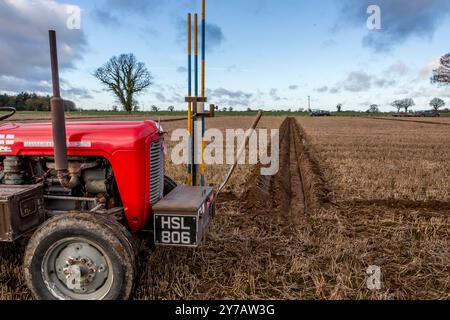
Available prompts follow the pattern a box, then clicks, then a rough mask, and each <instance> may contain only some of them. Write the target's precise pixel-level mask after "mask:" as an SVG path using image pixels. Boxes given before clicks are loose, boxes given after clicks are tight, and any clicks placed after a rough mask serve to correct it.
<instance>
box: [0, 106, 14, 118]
mask: <svg viewBox="0 0 450 320" xmlns="http://www.w3.org/2000/svg"><path fill="white" fill-rule="evenodd" d="M0 111H9V112H10V113H9V114H7V115H4V116H0V121H3V120H6V119H8V118H11V117H12V116H13V115H15V114H16V112H17V110H16V108H12V107H0Z"/></svg>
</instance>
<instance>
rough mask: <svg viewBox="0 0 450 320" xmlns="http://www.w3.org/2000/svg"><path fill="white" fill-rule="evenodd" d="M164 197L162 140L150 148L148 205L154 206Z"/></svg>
mask: <svg viewBox="0 0 450 320" xmlns="http://www.w3.org/2000/svg"><path fill="white" fill-rule="evenodd" d="M163 195H164V151H163V140H159V141H155V142H153V143H152V145H151V146H150V203H151V204H156V203H157V202H158V201H159V200H161V199H162V197H163Z"/></svg>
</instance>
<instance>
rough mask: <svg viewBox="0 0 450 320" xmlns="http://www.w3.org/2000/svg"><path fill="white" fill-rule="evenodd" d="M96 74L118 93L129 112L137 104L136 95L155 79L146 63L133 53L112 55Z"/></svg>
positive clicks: (110, 89) (108, 87)
mask: <svg viewBox="0 0 450 320" xmlns="http://www.w3.org/2000/svg"><path fill="white" fill-rule="evenodd" d="M94 76H95V77H96V78H97V79H99V80H100V81H101V82H102V84H103V85H104V86H105V87H106V89H107V90H109V91H112V92H113V93H114V94H115V95H116V97H117V98H118V100H119V102H120V103H121V104H122V107H123V109H124V110H125V111H127V112H131V111H132V110H133V108H134V106H135V105H136V101H135V96H136V95H138V94H139V93H141V92H143V91H144V90H145V89H147V88H148V87H149V86H151V85H152V79H153V77H152V75H151V74H150V72H149V71H148V70H147V68H146V67H145V64H144V63H142V62H138V61H137V59H136V57H135V56H134V54H132V53H130V54H122V55H120V56H118V57H116V56H114V57H112V58H111V59H110V60H109V61H108V62H107V63H106V64H105V65H104V66H103V67H101V68H98V69H97V70H96V71H95V72H94Z"/></svg>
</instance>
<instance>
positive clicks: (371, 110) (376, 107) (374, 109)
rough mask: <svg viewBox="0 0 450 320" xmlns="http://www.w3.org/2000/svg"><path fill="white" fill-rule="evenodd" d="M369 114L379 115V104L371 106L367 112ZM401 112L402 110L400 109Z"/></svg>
mask: <svg viewBox="0 0 450 320" xmlns="http://www.w3.org/2000/svg"><path fill="white" fill-rule="evenodd" d="M367 112H368V113H379V112H380V109H379V107H378V105H377V104H371V105H370V107H369V110H367ZM399 112H400V109H399Z"/></svg>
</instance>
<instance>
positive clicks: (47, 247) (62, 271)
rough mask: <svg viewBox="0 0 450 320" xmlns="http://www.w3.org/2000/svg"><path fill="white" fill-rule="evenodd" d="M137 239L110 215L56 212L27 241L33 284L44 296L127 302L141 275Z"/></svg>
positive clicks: (27, 261)
mask: <svg viewBox="0 0 450 320" xmlns="http://www.w3.org/2000/svg"><path fill="white" fill-rule="evenodd" d="M132 241H133V240H132V236H131V235H130V233H129V232H128V230H127V229H126V228H125V227H123V226H122V225H120V224H119V223H118V222H116V221H114V220H112V219H110V218H108V217H105V216H101V215H97V214H92V213H69V214H63V215H59V216H56V217H54V218H52V219H50V220H48V221H46V222H45V223H44V224H43V225H42V226H41V227H40V228H39V229H38V230H37V231H36V232H35V233H34V235H33V236H32V237H31V239H30V241H29V243H28V245H27V248H26V250H25V258H24V272H25V280H26V283H27V286H28V288H29V289H30V290H31V292H32V294H33V296H34V298H35V299H39V300H127V299H129V297H130V295H131V294H132V291H133V284H134V278H135V276H136V270H135V267H136V256H135V248H134V244H133V242H132Z"/></svg>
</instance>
